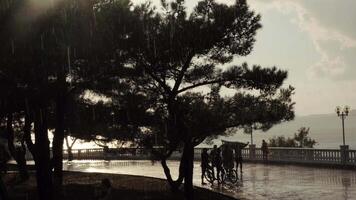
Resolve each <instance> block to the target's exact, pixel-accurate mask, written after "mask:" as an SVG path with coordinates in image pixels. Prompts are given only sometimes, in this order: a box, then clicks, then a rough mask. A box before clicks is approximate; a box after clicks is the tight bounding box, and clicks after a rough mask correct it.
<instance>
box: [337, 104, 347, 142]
mask: <svg viewBox="0 0 356 200" xmlns="http://www.w3.org/2000/svg"><path fill="white" fill-rule="evenodd" d="M335 111H336V114H337V116H339V117H340V118H341V122H342V141H343V144H344V146H345V123H344V120H345V118H346V116H348V115H349V112H350V107H349V106H345V107H344V109H343V110H341V107H340V106H337V107H336V109H335Z"/></svg>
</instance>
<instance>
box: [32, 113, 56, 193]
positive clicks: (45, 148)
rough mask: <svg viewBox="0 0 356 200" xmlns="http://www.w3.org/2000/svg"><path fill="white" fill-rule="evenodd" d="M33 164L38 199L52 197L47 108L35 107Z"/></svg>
mask: <svg viewBox="0 0 356 200" xmlns="http://www.w3.org/2000/svg"><path fill="white" fill-rule="evenodd" d="M34 121H35V149H36V151H35V152H36V153H35V154H36V156H35V166H36V178H37V190H38V195H39V200H51V199H52V194H53V193H52V189H53V187H52V172H51V165H50V147H49V140H48V128H47V110H46V108H41V107H37V108H36V109H35V117H34Z"/></svg>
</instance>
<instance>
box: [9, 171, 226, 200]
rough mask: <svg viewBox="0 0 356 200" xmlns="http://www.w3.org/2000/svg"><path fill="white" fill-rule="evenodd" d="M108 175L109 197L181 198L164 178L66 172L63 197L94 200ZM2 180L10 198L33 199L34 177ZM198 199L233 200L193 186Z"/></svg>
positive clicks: (65, 199)
mask: <svg viewBox="0 0 356 200" xmlns="http://www.w3.org/2000/svg"><path fill="white" fill-rule="evenodd" d="M104 178H108V179H109V180H110V181H111V183H112V188H113V189H112V193H111V195H110V197H109V198H108V199H115V200H151V199H152V200H153V199H155V200H165V199H167V200H168V199H169V200H180V199H184V197H183V194H182V193H172V192H171V191H170V190H169V187H168V185H167V184H166V182H165V181H164V180H161V179H156V178H147V177H140V176H130V175H118V174H102V173H81V172H65V174H64V190H63V194H62V196H58V195H56V197H59V198H58V199H63V200H81V199H83V200H92V199H93V200H94V199H96V198H95V193H96V191H98V189H99V188H100V183H101V180H102V179H104ZM4 181H5V184H6V186H7V187H8V192H9V195H10V199H14V200H20V199H24V200H25V199H26V200H32V199H37V198H36V179H35V178H34V176H31V178H30V180H28V181H26V182H24V183H17V178H16V174H8V175H5V177H4ZM195 199H197V200H200V199H201V200H232V198H230V197H227V196H224V195H221V194H218V193H215V192H212V191H209V190H206V189H202V188H196V189H195Z"/></svg>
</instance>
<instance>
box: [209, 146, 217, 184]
mask: <svg viewBox="0 0 356 200" xmlns="http://www.w3.org/2000/svg"><path fill="white" fill-rule="evenodd" d="M216 154H217V146H216V145H214V147H213V149H212V150H211V151H210V159H211V169H212V172H213V177H215V170H214V169H215V168H216V162H215V157H216Z"/></svg>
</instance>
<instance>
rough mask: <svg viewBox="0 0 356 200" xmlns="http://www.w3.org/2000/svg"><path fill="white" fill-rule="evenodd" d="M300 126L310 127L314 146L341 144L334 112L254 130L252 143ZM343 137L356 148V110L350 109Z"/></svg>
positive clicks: (289, 132)
mask: <svg viewBox="0 0 356 200" xmlns="http://www.w3.org/2000/svg"><path fill="white" fill-rule="evenodd" d="M302 126H305V127H310V131H309V134H310V137H312V138H314V139H315V140H316V141H317V142H318V144H317V145H316V148H339V146H340V144H342V126H341V119H340V118H338V117H337V116H336V114H318V115H308V116H297V117H296V118H295V119H294V120H293V121H290V122H285V123H281V124H279V125H276V126H274V127H273V128H272V129H270V130H269V131H267V132H259V131H255V132H254V133H253V136H254V143H256V144H257V146H260V145H261V141H262V139H268V138H271V137H273V136H280V135H283V136H286V137H288V136H289V137H291V136H293V134H294V133H295V132H296V131H297V130H298V129H299V128H300V127H302ZM345 138H346V144H348V145H349V146H350V148H352V149H356V110H352V111H351V112H350V115H349V116H348V117H347V118H346V120H345ZM226 139H227V140H239V141H244V142H247V141H250V136H249V135H246V134H244V133H242V132H241V131H239V132H237V133H236V134H235V135H234V136H231V137H228V138H226ZM217 143H218V141H217Z"/></svg>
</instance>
